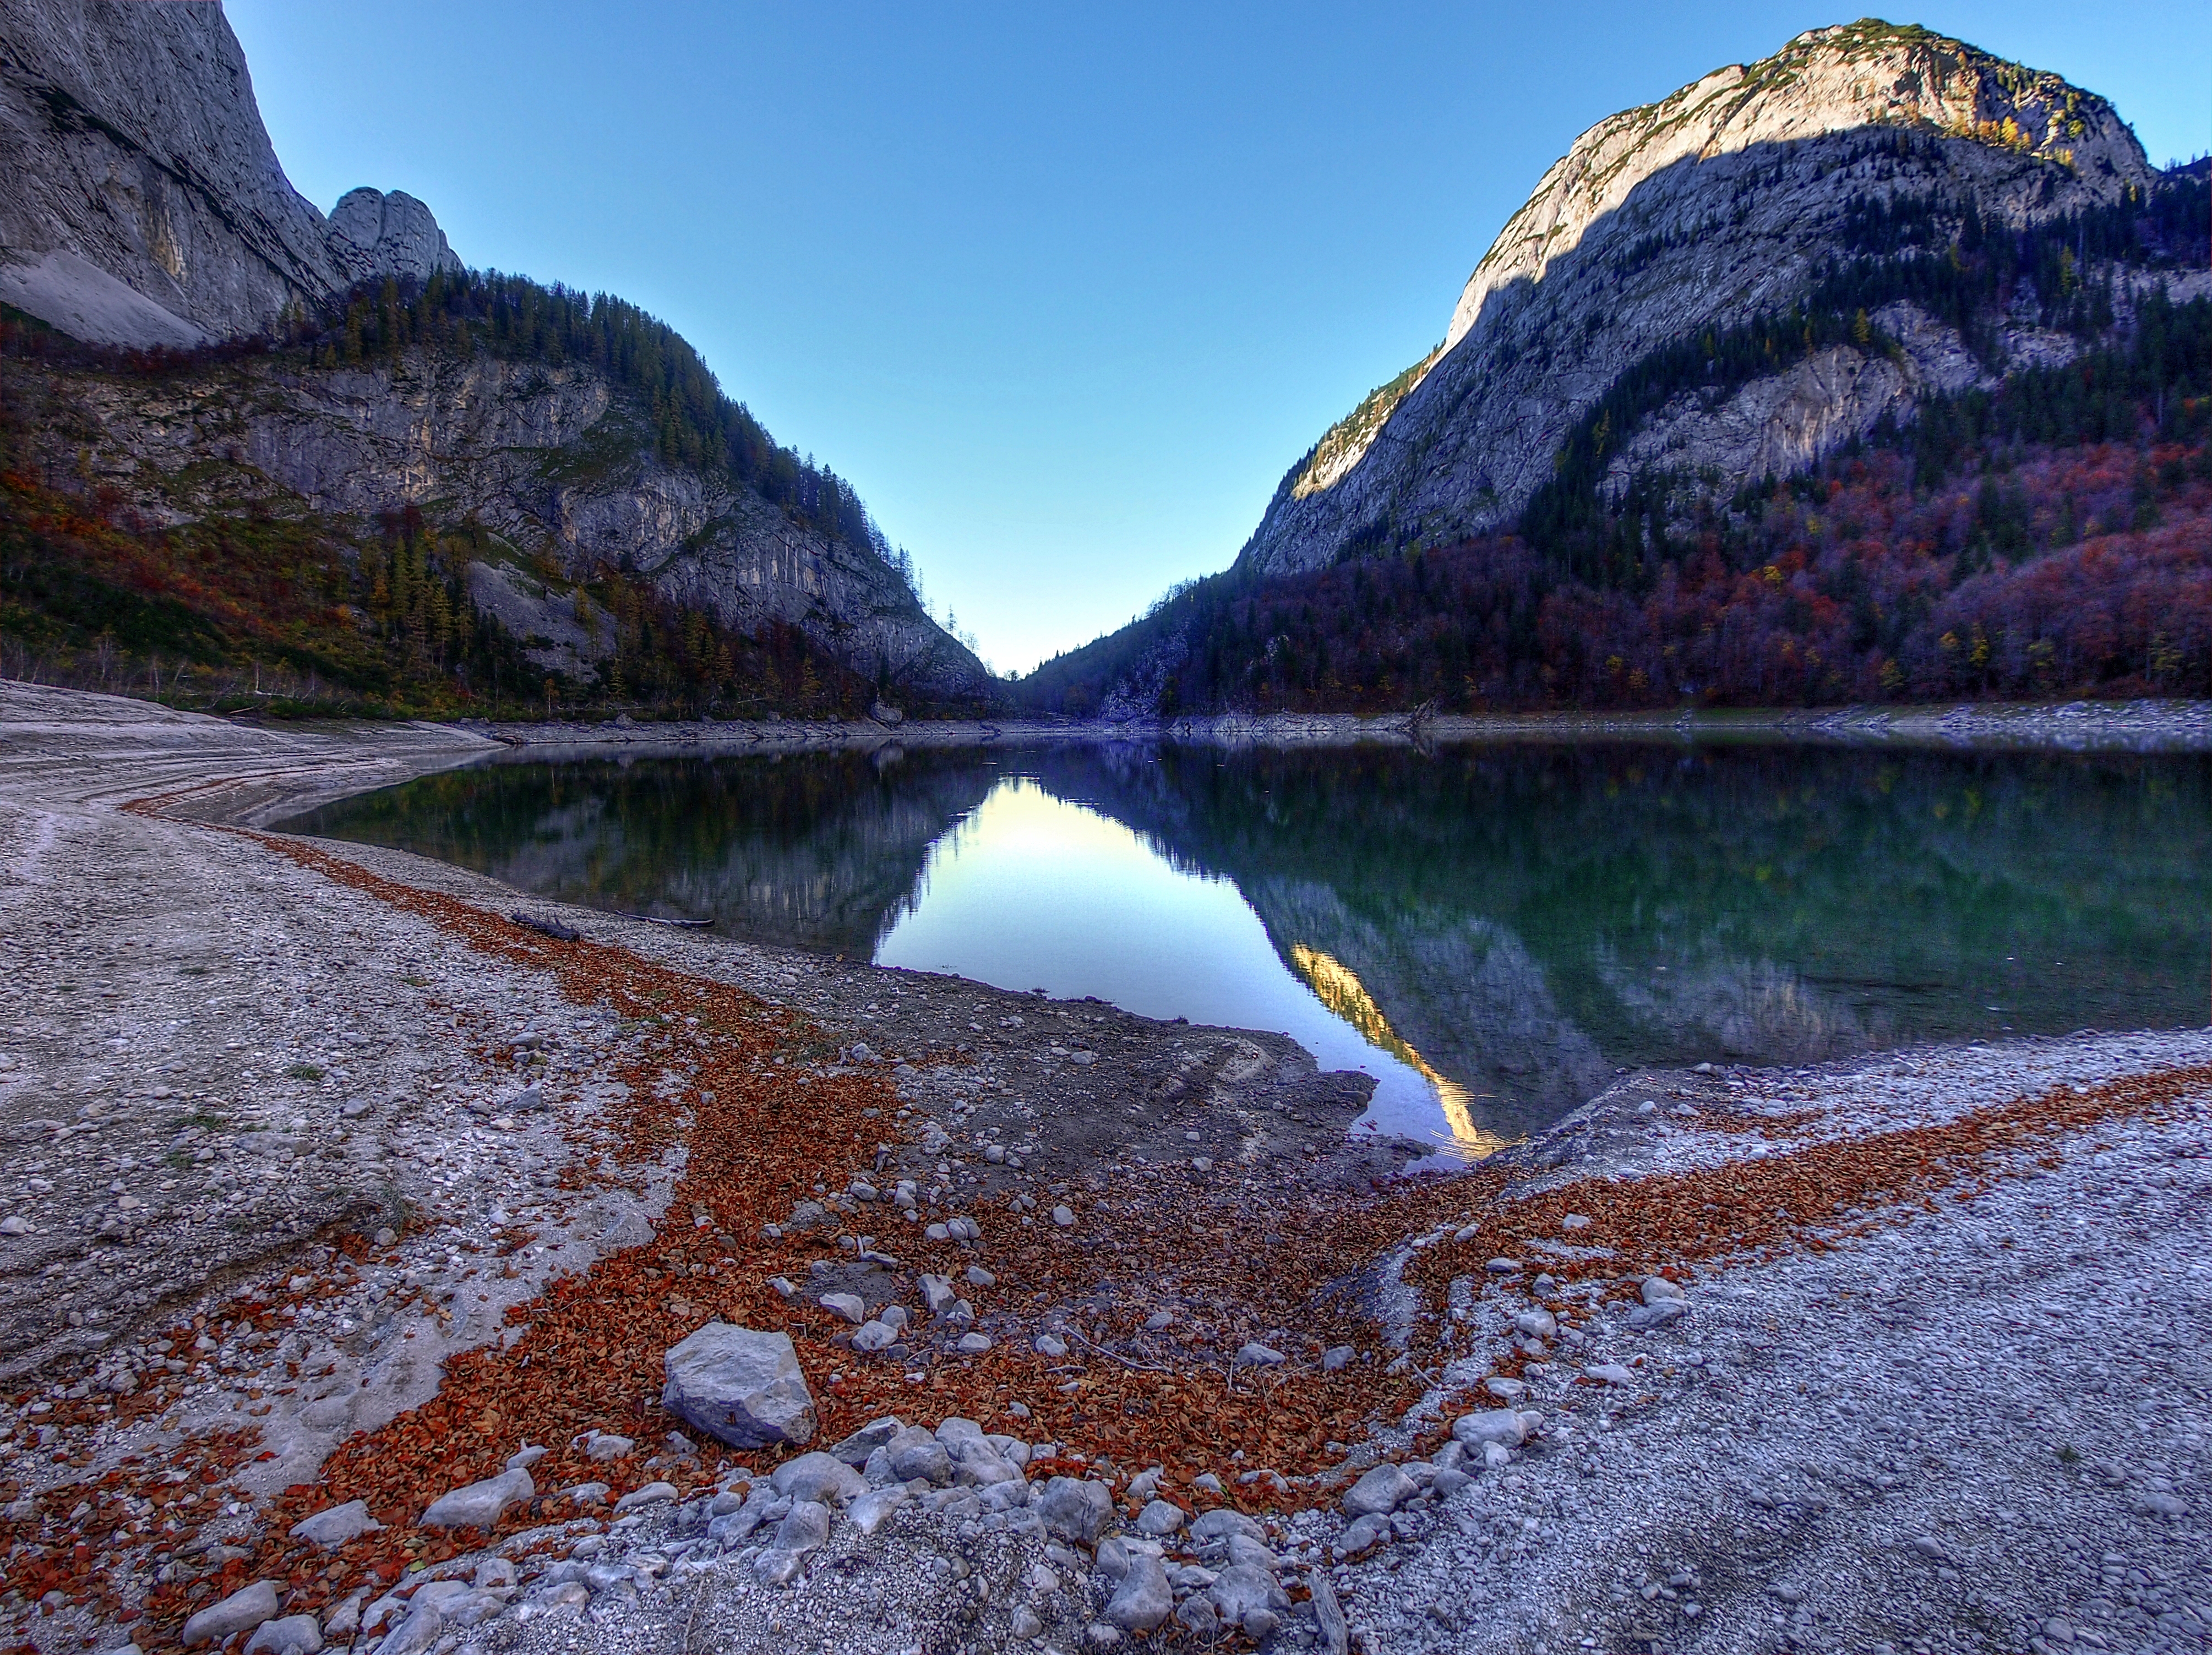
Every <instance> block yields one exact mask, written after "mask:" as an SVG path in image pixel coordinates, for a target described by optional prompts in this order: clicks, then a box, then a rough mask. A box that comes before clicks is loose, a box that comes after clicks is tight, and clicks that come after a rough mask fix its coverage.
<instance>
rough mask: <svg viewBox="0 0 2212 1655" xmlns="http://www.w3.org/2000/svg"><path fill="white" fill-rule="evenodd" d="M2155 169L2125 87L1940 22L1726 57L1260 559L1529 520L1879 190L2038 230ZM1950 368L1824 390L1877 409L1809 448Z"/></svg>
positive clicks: (1818, 447) (1399, 399) (1382, 416)
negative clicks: (1634, 396)
mask: <svg viewBox="0 0 2212 1655" xmlns="http://www.w3.org/2000/svg"><path fill="white" fill-rule="evenodd" d="M2150 177H2151V173H2150V169H2149V168H2148V166H2147V165H2146V164H2145V161H2144V159H2143V155H2142V149H2141V147H2140V146H2139V145H2138V144H2137V143H2136V141H2135V137H2134V135H2133V134H2132V133H2130V131H2129V130H2128V129H2127V128H2126V127H2125V126H2124V124H2122V123H2121V121H2120V119H2119V118H2118V116H2117V115H2116V114H2115V113H2114V112H2112V107H2111V106H2110V105H2108V104H2107V103H2106V101H2105V100H2103V99H2101V98H2099V97H2096V96H2095V95H2094V94H2090V93H2087V92H2083V91H2081V89H2080V88H2075V87H2071V86H2069V85H2067V84H2066V83H2065V82H2063V81H2061V80H2059V79H2058V78H2057V77H2056V76H2051V75H2046V74H2042V73H2039V72H2037V71H2034V70H2026V69H2022V68H2021V67H2020V66H2019V65H2017V64H2007V63H2003V62H2001V61H1999V60H1997V59H1996V58H1992V57H1990V56H1989V55H1988V54H1987V53H1985V52H1979V51H1978V50H1976V49H1975V48H1973V47H1972V46H1968V45H1963V44H1961V43H1960V42H1959V41H1956V40H1951V39H1945V38H1943V37H1942V36H1939V35H1935V34H1930V33H1928V32H1926V31H1925V30H1922V29H1917V28H1911V27H1893V26H1891V25H1889V24H1886V23H1881V22H1875V21H1866V22H1860V23H1855V24H1851V25H1849V26H1847V27H1836V28H1825V29H1815V30H1813V31H1811V32H1810V33H1806V34H1802V35H1800V36H1798V37H1797V38H1796V39H1794V40H1792V41H1791V42H1790V44H1789V45H1787V46H1785V47H1784V49H1783V50H1782V51H1781V52H1778V53H1777V54H1775V55H1774V56H1773V57H1771V58H1765V59H1764V60H1763V61H1761V62H1759V63H1756V64H1750V65H1748V66H1731V67H1729V68H1727V69H1723V70H1716V71H1715V72H1714V73H1712V74H1711V75H1708V76H1705V78H1704V79H1703V80H1701V81H1699V82H1697V83H1696V84H1695V85H1693V86H1689V87H1685V88H1682V89H1681V90H1680V91H1679V92H1676V93H1675V94H1674V95H1673V96H1671V97H1668V98H1667V99H1664V100H1662V101H1660V102H1658V103H1656V104H1649V105H1646V106H1643V107H1641V108H1638V109H1632V110H1629V111H1626V112H1624V113H1621V114H1619V115H1615V116H1613V117H1611V118H1609V119H1607V120H1604V121H1601V122H1600V123H1599V124H1597V125H1595V126H1594V127H1592V128H1591V129H1590V130H1589V131H1587V132H1585V133H1583V136H1581V137H1580V138H1578V139H1577V140H1576V142H1575V143H1574V145H1573V147H1572V148H1571V149H1570V150H1569V151H1568V153H1567V154H1566V155H1565V156H1564V157H1563V158H1561V159H1560V160H1559V161H1558V162H1556V163H1555V164H1554V165H1553V167H1552V168H1551V170H1550V171H1549V172H1547V173H1546V174H1545V175H1544V178H1543V179H1542V181H1541V182H1540V183H1539V184H1538V185H1537V186H1536V189H1535V191H1534V194H1532V195H1531V196H1530V197H1529V199H1528V203H1527V204H1526V205H1525V206H1523V207H1522V209H1520V210H1519V211H1518V212H1516V214H1515V215H1513V217H1512V218H1511V219H1510V220H1509V221H1507V223H1506V226H1505V227H1504V230H1503V231H1502V232H1500V233H1499V235H1498V239H1497V240H1496V242H1495V243H1494V244H1493V245H1492V247H1491V249H1490V251H1489V252H1487V253H1486V254H1485V255H1484V257H1483V258H1482V261H1481V263H1480V264H1478V265H1477V266H1476V267H1475V270H1474V275H1473V276H1471V277H1469V279H1468V283H1467V287H1466V289H1465V291H1464V292H1462V294H1461V295H1460V299H1459V302H1458V304H1457V306H1455V309H1454V311H1453V313H1452V318H1451V324H1450V328H1449V331H1448V332H1447V334H1446V335H1445V338H1444V343H1443V346H1442V347H1441V348H1440V349H1439V350H1438V351H1437V353H1436V354H1435V355H1433V356H1432V357H1431V358H1430V359H1428V360H1427V361H1426V362H1425V364H1423V365H1421V366H1419V367H1416V368H1415V369H1413V370H1409V372H1408V373H1407V374H1406V375H1403V376H1401V380H1399V381H1394V382H1393V384H1394V385H1395V386H1397V387H1398V389H1397V391H1396V394H1395V397H1385V394H1384V393H1378V394H1377V395H1378V397H1383V398H1384V400H1385V401H1386V402H1387V406H1380V405H1377V399H1376V398H1370V399H1369V401H1368V403H1365V404H1363V406H1362V408H1361V409H1360V410H1358V411H1357V412H1356V413H1355V414H1354V415H1352V417H1351V418H1350V419H1349V420H1347V421H1346V422H1345V423H1344V424H1343V425H1340V426H1339V427H1336V428H1335V429H1334V430H1332V431H1331V432H1330V433H1328V435H1327V436H1325V437H1324V438H1323V439H1322V441H1321V443H1320V444H1319V445H1317V446H1316V450H1315V452H1314V453H1313V455H1312V456H1310V458H1309V459H1307V460H1306V461H1304V462H1302V463H1301V464H1299V465H1298V466H1297V467H1296V468H1294V469H1293V470H1292V472H1291V475H1290V476H1287V477H1286V478H1285V481H1284V486H1283V488H1282V489H1281V490H1280V491H1279V493H1278V494H1277V496H1276V498H1275V500H1274V501H1273V503H1272V504H1271V505H1270V506H1269V507H1268V510H1267V515H1266V517H1265V518H1264V519H1263V520H1262V522H1261V524H1260V527H1259V529H1258V530H1257V531H1256V532H1255V534H1254V536H1253V537H1252V541H1251V543H1250V544H1249V546H1248V547H1247V548H1246V549H1245V552H1244V554H1243V556H1244V561H1246V562H1247V563H1248V564H1249V566H1250V567H1252V568H1254V569H1255V570H1257V571H1260V572H1261V573H1288V572H1292V571H1297V570H1302V569H1311V568H1316V567H1323V566H1325V565H1327V564H1328V563H1329V562H1331V561H1334V559H1335V558H1337V557H1338V556H1339V555H1341V554H1343V553H1345V552H1346V551H1358V550H1364V549H1376V548H1379V547H1382V546H1384V545H1398V544H1405V543H1411V542H1414V541H1421V542H1426V543H1437V542H1440V541H1443V540H1449V539H1451V538H1455V537H1459V536H1462V535H1466V534H1471V533H1479V532H1481V531H1484V530H1490V529H1493V528H1497V527H1498V526H1501V525H1503V524H1510V522H1512V521H1513V520H1514V519H1515V518H1516V517H1517V516H1518V514H1519V513H1520V512H1521V510H1522V507H1524V506H1526V505H1527V504H1528V500H1529V499H1530V497H1531V496H1532V495H1533V494H1534V493H1535V491H1536V489H1537V488H1538V487H1539V486H1540V485H1541V483H1542V482H1544V481H1546V480H1547V478H1548V477H1549V476H1551V475H1552V458H1553V455H1554V454H1555V453H1557V452H1558V451H1559V446H1560V445H1561V443H1562V442H1563V441H1564V440H1565V438H1566V435H1567V433H1568V432H1569V430H1570V429H1571V427H1572V426H1573V425H1574V423H1575V421H1577V419H1579V418H1580V417H1581V416H1582V415H1583V413H1584V412H1585V411H1586V410H1587V409H1589V407H1590V406H1591V405H1592V404H1593V403H1595V401H1596V400H1597V398H1598V397H1600V396H1601V394H1602V393H1603V392H1604V391H1605V390H1606V388H1607V386H1608V385H1611V384H1612V383H1613V381H1614V380H1615V379H1618V378H1619V377H1620V374H1621V373H1623V372H1625V371H1626V370H1627V369H1628V368H1629V367H1632V365H1633V364H1634V363H1636V362H1637V361H1638V360H1639V359H1641V358H1643V357H1644V356H1647V355H1650V353H1651V352H1653V351H1655V350H1657V349H1661V348H1662V347H1664V346H1666V345H1668V344H1670V343H1674V342H1676V341H1678V340H1681V339H1684V338H1686V337H1692V336H1696V335H1697V334H1699V332H1701V331H1704V330H1725V329H1729V328H1731V327H1735V326H1738V325H1741V324H1744V323H1747V322H1749V321H1752V320H1753V319H1755V318H1759V317H1762V316H1768V315H1772V314H1776V313H1778V312H1781V311H1784V310H1785V309H1787V308H1788V307H1790V306H1791V305H1792V304H1794V303H1796V302H1798V301H1799V300H1802V299H1803V298H1805V297H1806V296H1807V295H1808V294H1809V293H1810V292H1811V291H1812V289H1813V288H1814V286H1815V284H1816V283H1817V282H1818V281H1819V280H1820V276H1822V274H1823V273H1824V268H1825V267H1826V265H1827V264H1830V263H1831V262H1832V261H1834V260H1836V259H1838V258H1849V257H1850V256H1852V255H1853V254H1854V253H1856V252H1858V251H1860V248H1861V246H1862V245H1863V244H1864V243H1865V242H1866V241H1867V239H1868V236H1867V233H1866V231H1865V228H1864V222H1865V220H1866V217H1867V211H1868V207H1869V203H1885V204H1887V203H1907V202H1910V203H1921V202H1929V201H1932V202H1937V203H1942V204H1943V205H1944V206H1945V207H1947V208H1948V209H1949V211H1950V214H1952V215H1955V213H1956V212H1957V210H1958V209H1959V208H1960V206H1962V205H1963V204H1964V203H1966V202H1969V201H1971V202H1972V203H1974V204H1975V206H1976V209H1977V210H1978V213H1979V215H1981V217H1982V218H1983V219H1984V220H1985V221H1989V222H1991V223H1996V224H2002V225H2006V226H2010V227H2020V226H2023V225H2027V224H2030V223H2036V222H2040V221H2045V220H2048V219H2051V218H2054V217H2057V216H2059V215H2064V214H2068V213H2073V212H2078V211H2079V210H2081V209H2083V208H2086V207H2090V206H2095V205H2103V204H2109V203H2112V202H2115V201H2117V200H2118V199H2120V198H2121V197H2122V195H2123V194H2124V192H2125V191H2128V190H2129V189H2130V188H2134V189H2137V190H2140V189H2141V188H2142V187H2143V186H2144V185H2147V184H2148V182H2149V180H2150ZM1946 227H1948V226H1946V225H1943V224H1942V223H1931V225H1930V229H1931V231H1932V232H1934V233H1937V234H1940V233H1941V232H1942V230H1943V229H1944V228H1946ZM1888 251H1890V252H1896V251H1898V250H1897V249H1890V250H1888ZM1899 296H1900V297H1902V296H1903V295H1902V294H1900V295H1899ZM2013 343H2015V345H2016V347H2017V348H2018V349H2021V350H2023V351H2032V350H2033V348H2034V344H2035V341H2034V340H2033V338H2032V337H2023V338H2020V339H2018V340H2016V341H2015V342H2013ZM1931 349H1932V350H1933V351H1934V352H1935V353H1936V355H1939V356H1940V355H1948V353H1947V352H1945V351H1944V350H1943V349H1942V346H1941V344H1940V343H1936V342H1931ZM1851 366H1854V367H1855V366H1856V364H1853V365H1851ZM1926 372H1927V368H1926V365H1925V364H1924V363H1923V362H1922V361H1921V360H1920V359H1919V358H1918V357H1917V356H1916V357H1915V358H1914V359H1913V361H1912V365H1911V367H1907V368H1905V369H1904V370H1903V371H1902V372H1900V373H1897V374H1896V375H1895V376H1894V383H1893V384H1891V385H1886V386H1884V387H1882V388H1881V391H1879V392H1875V393H1873V394H1863V395H1860V396H1858V397H1856V399H1855V400H1854V399H1850V398H1847V397H1839V396H1836V395H1834V394H1833V388H1832V387H1825V388H1824V387H1814V388H1810V389H1812V390H1813V391H1814V396H1815V398H1816V399H1817V400H1818V401H1820V402H1822V403H1838V405H1840V404H1841V403H1843V402H1844V401H1846V400H1852V407H1851V409H1850V416H1849V417H1844V418H1838V419H1834V420H1832V421H1828V428H1827V429H1826V430H1825V431H1823V432H1822V433H1819V435H1817V436H1816V437H1814V439H1812V440H1807V441H1801V442H1800V443H1798V444H1797V445H1796V448H1795V449H1793V450H1792V451H1791V452H1792V455H1793V457H1795V456H1796V455H1802V458H1803V459H1805V460H1809V459H1811V458H1816V457H1817V455H1818V454H1819V453H1820V452H1823V451H1824V450H1825V449H1826V448H1828V447H1832V446H1835V444H1836V443H1837V442H1839V441H1841V440H1847V437H1848V436H1849V435H1850V434H1856V433H1857V432H1859V431H1862V430H1863V429H1865V428H1867V427H1869V426H1870V425H1871V424H1872V422H1873V421H1874V419H1875V418H1877V417H1879V415H1880V414H1881V412H1882V411H1884V410H1885V409H1888V408H1890V407H1893V406H1894V405H1895V404H1896V403H1898V402H1899V399H1900V398H1906V399H1909V394H1910V393H1911V391H1915V390H1917V388H1918V384H1919V381H1920V379H1923V378H1924V377H1925V376H1926ZM1946 388H1955V383H1954V384H1953V385H1947V386H1946ZM1870 389H1871V388H1870ZM1389 390H1390V387H1385V392H1386V393H1387V392H1388V391H1389ZM1765 458H1766V455H1765V453H1764V452H1761V453H1759V454H1757V455H1756V456H1755V458H1753V459H1752V460H1751V461H1749V462H1748V463H1751V464H1757V463H1760V462H1763V460H1764V459H1765ZM1734 480H1735V479H1731V481H1734Z"/></svg>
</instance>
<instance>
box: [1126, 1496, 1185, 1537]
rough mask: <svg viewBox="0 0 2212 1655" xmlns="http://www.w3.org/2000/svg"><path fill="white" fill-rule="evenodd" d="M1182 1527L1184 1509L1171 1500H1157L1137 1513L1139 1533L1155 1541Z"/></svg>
mask: <svg viewBox="0 0 2212 1655" xmlns="http://www.w3.org/2000/svg"><path fill="white" fill-rule="evenodd" d="M1181 1527H1182V1506H1178V1505H1176V1503H1175V1502H1174V1501H1173V1500H1153V1501H1152V1502H1151V1503H1150V1504H1148V1505H1147V1506H1146V1507H1145V1509H1144V1510H1143V1511H1141V1512H1139V1513H1137V1532H1138V1533H1139V1534H1148V1535H1150V1536H1152V1537H1153V1538H1154V1539H1155V1540H1157V1539H1160V1538H1162V1537H1164V1536H1167V1535H1171V1534H1173V1533H1174V1532H1175V1531H1176V1530H1177V1529H1180V1528H1181Z"/></svg>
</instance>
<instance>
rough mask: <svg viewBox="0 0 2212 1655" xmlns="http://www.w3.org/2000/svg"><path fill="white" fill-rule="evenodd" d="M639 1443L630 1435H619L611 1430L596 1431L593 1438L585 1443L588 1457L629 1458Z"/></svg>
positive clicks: (585, 1455)
mask: <svg viewBox="0 0 2212 1655" xmlns="http://www.w3.org/2000/svg"><path fill="white" fill-rule="evenodd" d="M636 1447H637V1444H636V1443H635V1442H634V1441H632V1440H630V1439H629V1438H628V1437H618V1436H617V1435H615V1434H614V1433H613V1432H611V1431H594V1432H592V1440H590V1441H589V1442H587V1443H586V1444H585V1445H584V1458H586V1459H628V1458H629V1457H630V1455H631V1453H632V1452H634V1451H635V1449H636Z"/></svg>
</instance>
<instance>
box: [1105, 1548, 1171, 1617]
mask: <svg viewBox="0 0 2212 1655" xmlns="http://www.w3.org/2000/svg"><path fill="white" fill-rule="evenodd" d="M1174 1610H1175V1589H1174V1588H1173V1587H1171V1586H1170V1585H1168V1574H1167V1570H1166V1569H1164V1567H1161V1564H1160V1560H1159V1559H1158V1558H1157V1557H1152V1556H1149V1555H1146V1554H1144V1553H1142V1552H1139V1553H1138V1554H1137V1555H1135V1556H1133V1557H1132V1558H1131V1559H1130V1560H1129V1571H1128V1573H1126V1574H1124V1575H1123V1576H1122V1577H1121V1585H1117V1586H1116V1587H1115V1588H1114V1595H1113V1597H1110V1598H1109V1599H1108V1600H1107V1603H1106V1618H1107V1619H1108V1620H1109V1621H1110V1622H1113V1623H1114V1625H1115V1626H1117V1627H1119V1628H1121V1629H1122V1630H1123V1631H1125V1632H1150V1631H1152V1628H1155V1627H1157V1626H1158V1625H1159V1624H1160V1622H1163V1621H1164V1620H1166V1619H1167V1618H1168V1616H1169V1615H1170V1614H1171V1613H1173V1611H1174Z"/></svg>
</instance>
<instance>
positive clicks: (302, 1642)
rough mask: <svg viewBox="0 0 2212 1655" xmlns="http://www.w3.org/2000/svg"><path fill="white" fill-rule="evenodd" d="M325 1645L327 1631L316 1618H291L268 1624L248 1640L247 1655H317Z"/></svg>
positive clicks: (286, 1617)
mask: <svg viewBox="0 0 2212 1655" xmlns="http://www.w3.org/2000/svg"><path fill="white" fill-rule="evenodd" d="M322 1646H323V1629H322V1628H321V1627H320V1626H319V1625H317V1624H316V1622H315V1617H314V1616H312V1615H288V1616H284V1617H283V1619H282V1620H277V1621H264V1622H262V1623H261V1629H260V1630H259V1631H258V1632H257V1633H255V1634H253V1635H252V1637H251V1638H249V1639H247V1640H246V1655H316V1652H317V1651H319V1650H320V1649H321V1648H322Z"/></svg>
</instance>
